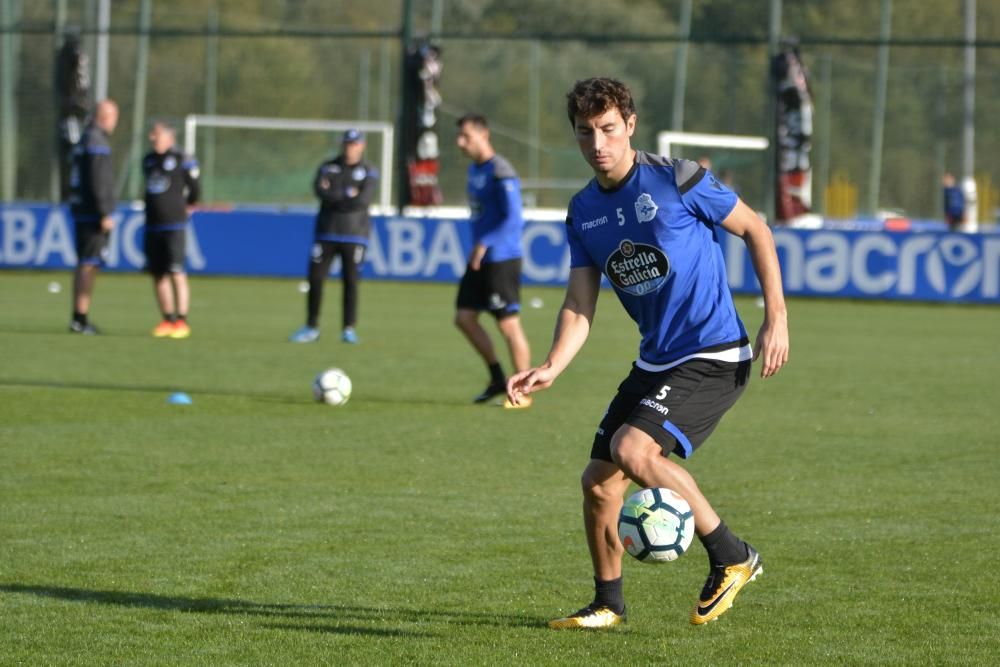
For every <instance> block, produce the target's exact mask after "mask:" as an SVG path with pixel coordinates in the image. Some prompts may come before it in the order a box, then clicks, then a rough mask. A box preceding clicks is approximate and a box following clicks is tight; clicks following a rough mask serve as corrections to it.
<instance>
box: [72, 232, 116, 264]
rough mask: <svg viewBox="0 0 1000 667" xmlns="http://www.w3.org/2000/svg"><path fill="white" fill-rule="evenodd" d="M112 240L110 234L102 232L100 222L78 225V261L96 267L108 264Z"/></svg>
mask: <svg viewBox="0 0 1000 667" xmlns="http://www.w3.org/2000/svg"><path fill="white" fill-rule="evenodd" d="M110 238H111V234H110V233H109V232H105V231H102V230H101V223H100V222H78V223H76V261H77V262H78V263H79V264H93V265H96V266H104V265H105V264H107V262H108V241H109V239H110Z"/></svg>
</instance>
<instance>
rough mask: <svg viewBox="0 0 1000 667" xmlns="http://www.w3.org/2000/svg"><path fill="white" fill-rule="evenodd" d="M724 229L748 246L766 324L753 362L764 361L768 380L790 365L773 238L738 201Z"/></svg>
mask: <svg viewBox="0 0 1000 667" xmlns="http://www.w3.org/2000/svg"><path fill="white" fill-rule="evenodd" d="M722 226H723V228H725V229H726V231H728V232H729V233H730V234H735V235H736V236H739V237H740V238H741V239H743V242H744V243H746V245H747V250H749V251H750V262H751V263H752V264H753V268H754V272H755V273H756V274H757V280H758V281H759V282H760V286H761V290H762V291H763V296H764V321H763V323H762V324H761V326H760V331H759V332H758V333H757V340H756V341H755V342H754V350H753V358H754V361H756V360H757V359H758V358H760V359H761V368H760V376H761V377H762V378H768V377H771V376H772V375H774V374H775V373H777V372H778V371H779V370H780V369H781V367H782V366H784V365H785V363H786V362H787V361H788V311H787V310H786V308H785V297H784V294H783V292H782V288H781V267H780V266H779V264H778V253H777V250H775V247H774V236H773V235H772V234H771V230H770V229H768V227H767V225H766V224H764V221H763V220H761V219H760V216H758V215H757V214H756V213H755V212H754V211H753V209H751V208H750V207H749V206H747V205H746V204H744V203H743V201H742V200H737V202H736V207H735V208H734V209H733V210H732V212H731V213H730V214H729V216H728V217H726V219H725V220H724V221H723V222H722Z"/></svg>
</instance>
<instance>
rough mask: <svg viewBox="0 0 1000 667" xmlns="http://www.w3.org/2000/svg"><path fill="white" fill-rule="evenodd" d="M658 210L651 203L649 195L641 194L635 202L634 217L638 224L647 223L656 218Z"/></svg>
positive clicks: (653, 203) (657, 207) (651, 198)
mask: <svg viewBox="0 0 1000 667" xmlns="http://www.w3.org/2000/svg"><path fill="white" fill-rule="evenodd" d="M659 208H660V207H659V206H657V205H656V202H654V201H653V197H652V196H651V195H649V193H646V192H643V193H642V194H641V195H639V198H638V199H636V200H635V217H636V219H638V220H639V222H649V221H650V220H652V219H653V218H655V217H656V212H657V211H658V210H659Z"/></svg>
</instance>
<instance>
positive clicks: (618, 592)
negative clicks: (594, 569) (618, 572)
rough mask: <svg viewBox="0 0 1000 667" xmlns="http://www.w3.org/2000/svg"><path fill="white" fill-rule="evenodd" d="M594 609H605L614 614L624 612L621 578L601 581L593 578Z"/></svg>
mask: <svg viewBox="0 0 1000 667" xmlns="http://www.w3.org/2000/svg"><path fill="white" fill-rule="evenodd" d="M593 606H594V607H607V608H608V609H610V610H611V611H613V612H615V613H616V614H621V613H622V612H623V611H625V595H624V594H623V593H622V578H621V577H618V578H617V579H612V580H611V581H601V580H599V579H598V578H597V577H594V603H593Z"/></svg>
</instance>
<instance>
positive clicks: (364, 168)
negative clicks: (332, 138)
mask: <svg viewBox="0 0 1000 667" xmlns="http://www.w3.org/2000/svg"><path fill="white" fill-rule="evenodd" d="M364 152H365V137H364V134H362V133H361V131H359V130H353V129H352V130H348V131H347V132H345V133H344V140H343V151H342V152H341V154H340V155H338V156H337V157H335V158H333V159H332V160H328V161H326V162H324V163H323V164H321V165H320V167H319V170H317V172H316V179H315V181H314V182H313V189H314V190H315V192H316V196H317V197H319V200H320V207H319V213H318V214H317V215H316V230H315V233H314V236H313V246H312V254H311V257H310V261H309V271H308V278H309V295H308V297H307V299H306V325H305V326H304V327H302V328H301V329H299V330H298V331H296V332H295V333H293V334H292V335H291V337H290V338H289V340H291V341H292V342H293V343H311V342H313V341H315V340H317V339H318V338H319V310H320V304H321V302H322V300H323V284H324V281H325V279H326V276H327V275H328V274H329V272H330V265H331V263H332V262H333V259H334V257H340V261H341V276H342V278H343V282H344V300H343V303H344V305H343V331H342V333H341V340H342V341H344V342H345V343H357V342H358V335H357V333H356V332H355V326H356V325H357V319H358V282H359V280H360V271H361V263H362V262H363V261H364V257H365V248H366V247H367V245H368V235H369V231H370V228H371V221H370V219H369V217H368V205H369V204H371V201H372V197H373V195H374V193H375V183H376V181H377V180H378V172H377V171H376V170H375V168H374V167H372V166H371V165H370V164H368V163H367V162H365V161H364V160H363V157H364Z"/></svg>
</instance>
